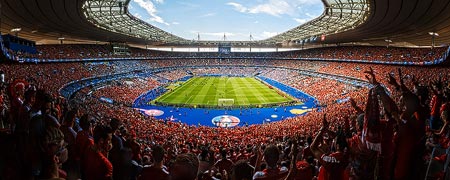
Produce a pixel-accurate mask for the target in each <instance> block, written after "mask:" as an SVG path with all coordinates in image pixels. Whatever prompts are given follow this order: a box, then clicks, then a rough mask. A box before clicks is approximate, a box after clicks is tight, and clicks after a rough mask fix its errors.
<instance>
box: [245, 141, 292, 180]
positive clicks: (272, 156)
mask: <svg viewBox="0 0 450 180" xmlns="http://www.w3.org/2000/svg"><path fill="white" fill-rule="evenodd" d="M257 156H258V160H257V163H256V167H255V168H256V169H255V171H256V172H255V174H254V175H253V179H284V178H285V177H286V176H288V174H289V171H288V169H287V167H278V166H277V163H278V160H279V159H280V151H279V149H278V147H277V146H275V145H269V146H267V147H266V149H265V150H264V160H265V161H266V164H267V167H266V168H265V169H264V170H262V171H258V169H259V168H260V163H261V159H262V158H261V153H260V152H259V153H258V155H257Z"/></svg>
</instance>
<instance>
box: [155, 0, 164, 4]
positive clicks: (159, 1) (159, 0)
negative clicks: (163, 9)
mask: <svg viewBox="0 0 450 180" xmlns="http://www.w3.org/2000/svg"><path fill="white" fill-rule="evenodd" d="M155 2H156V3H158V4H162V3H164V0H155Z"/></svg>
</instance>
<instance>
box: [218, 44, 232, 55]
mask: <svg viewBox="0 0 450 180" xmlns="http://www.w3.org/2000/svg"><path fill="white" fill-rule="evenodd" d="M218 49H219V54H230V53H231V44H219V48H218Z"/></svg>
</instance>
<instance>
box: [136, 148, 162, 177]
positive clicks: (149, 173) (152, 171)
mask: <svg viewBox="0 0 450 180" xmlns="http://www.w3.org/2000/svg"><path fill="white" fill-rule="evenodd" d="M164 154H165V152H164V149H163V148H162V147H161V146H159V145H156V146H154V147H153V149H152V157H153V163H152V165H150V166H144V168H143V169H142V174H141V176H140V177H139V179H142V180H144V179H161V180H164V179H167V180H168V179H169V172H168V170H167V167H166V166H164V164H163V160H164Z"/></svg>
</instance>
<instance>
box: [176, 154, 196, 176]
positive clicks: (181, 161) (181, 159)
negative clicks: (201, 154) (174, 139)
mask: <svg viewBox="0 0 450 180" xmlns="http://www.w3.org/2000/svg"><path fill="white" fill-rule="evenodd" d="M198 165H199V162H198V158H197V157H196V156H195V155H193V154H180V155H178V156H177V157H176V158H175V162H174V163H173V164H172V166H171V167H170V179H171V180H196V179H197V172H198Z"/></svg>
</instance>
